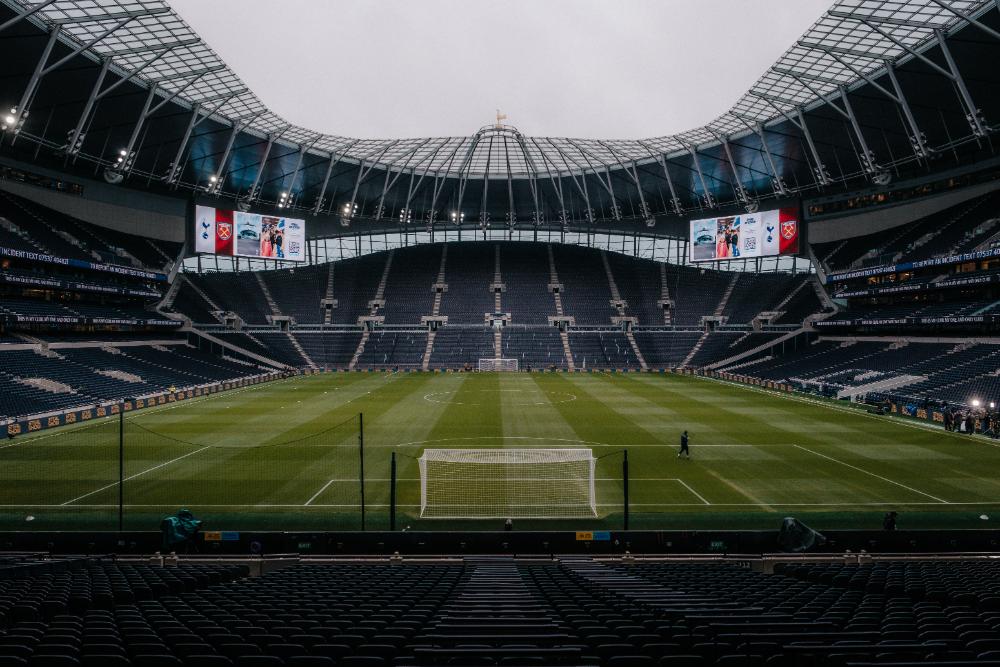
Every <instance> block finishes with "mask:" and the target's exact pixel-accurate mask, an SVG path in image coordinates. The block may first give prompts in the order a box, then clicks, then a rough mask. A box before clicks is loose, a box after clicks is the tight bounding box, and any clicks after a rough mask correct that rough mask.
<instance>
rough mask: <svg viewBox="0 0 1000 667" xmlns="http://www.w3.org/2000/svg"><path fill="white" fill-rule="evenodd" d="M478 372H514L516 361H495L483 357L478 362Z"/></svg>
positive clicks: (516, 367)
mask: <svg viewBox="0 0 1000 667" xmlns="http://www.w3.org/2000/svg"><path fill="white" fill-rule="evenodd" d="M479 370H480V371H514V372H516V371H517V370H518V363H517V359H496V358H493V357H484V358H482V359H480V360H479Z"/></svg>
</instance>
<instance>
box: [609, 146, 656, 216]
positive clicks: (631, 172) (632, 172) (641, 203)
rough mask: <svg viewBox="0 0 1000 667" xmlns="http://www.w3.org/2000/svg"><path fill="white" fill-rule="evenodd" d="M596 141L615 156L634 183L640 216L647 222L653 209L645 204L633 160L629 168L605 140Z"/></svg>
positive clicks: (644, 196)
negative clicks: (637, 194)
mask: <svg viewBox="0 0 1000 667" xmlns="http://www.w3.org/2000/svg"><path fill="white" fill-rule="evenodd" d="M597 143H599V144H601V145H602V146H604V147H605V148H606V149H608V152H610V153H611V154H612V155H614V156H615V162H617V163H618V166H620V167H621V168H622V169H623V170H624V171H625V173H626V174H627V175H628V177H629V179H630V180H631V181H632V184H633V185H635V190H636V192H638V193H639V208H640V210H641V211H642V217H643V219H644V220H645V221H647V222H648V221H649V219H650V218H652V217H653V211H652V210H651V209H650V208H649V205H648V204H646V195H645V194H643V192H642V183H641V182H640V181H639V172H638V170H637V169H636V168H635V161H631V162H630V164H631V169H630V168H629V167H628V166H626V164H625V163H624V162H622V160H621V157H620V156H619V154H618V151H616V150H615V149H614V148H612V147H611V146H610V145H609V144H608V143H607V142H604V141H598V142H597ZM610 180H611V177H610V173H609V175H608V181H609V182H610Z"/></svg>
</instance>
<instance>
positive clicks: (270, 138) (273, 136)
mask: <svg viewBox="0 0 1000 667" xmlns="http://www.w3.org/2000/svg"><path fill="white" fill-rule="evenodd" d="M285 129H287V128H283V129H281V130H279V131H278V132H277V133H270V134H268V135H267V148H265V149H264V157H262V158H261V160H260V166H259V167H258V168H257V175H256V176H254V179H253V185H251V186H250V189H249V190H247V194H246V201H247V202H253V201H256V200H257V199H258V196H259V194H260V192H259V190H260V179H261V177H262V176H263V175H264V168H265V167H266V166H267V161H268V159H269V158H270V157H271V149H272V148H274V142H275V141H277V140H278V137H280V136H281V135H282V134H283V133H284V132H285Z"/></svg>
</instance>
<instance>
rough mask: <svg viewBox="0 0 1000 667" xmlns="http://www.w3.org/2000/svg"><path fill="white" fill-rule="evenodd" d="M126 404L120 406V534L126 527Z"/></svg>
mask: <svg viewBox="0 0 1000 667" xmlns="http://www.w3.org/2000/svg"><path fill="white" fill-rule="evenodd" d="M124 507H125V402H124V401H122V403H121V405H119V406H118V532H119V533H120V532H122V530H124V526H125V512H124Z"/></svg>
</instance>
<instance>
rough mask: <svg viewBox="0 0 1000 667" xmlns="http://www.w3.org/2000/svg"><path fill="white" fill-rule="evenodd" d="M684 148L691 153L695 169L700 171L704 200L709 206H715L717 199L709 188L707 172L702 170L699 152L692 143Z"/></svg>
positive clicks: (699, 178)
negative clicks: (706, 180) (706, 177)
mask: <svg viewBox="0 0 1000 667" xmlns="http://www.w3.org/2000/svg"><path fill="white" fill-rule="evenodd" d="M684 148H686V149H687V151H688V153H690V154H691V161H692V162H694V168H695V171H697V172H698V180H699V181H700V182H701V192H702V195H701V198H702V200H703V201H704V202H705V205H706V206H708V207H709V208H715V199H714V198H713V197H712V193H711V192H710V191H709V189H708V184H707V183H706V182H705V174H704V172H702V170H701V163H700V162H699V161H698V152H697V151H696V150H695V149H694V146H692V145H690V144H684Z"/></svg>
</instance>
